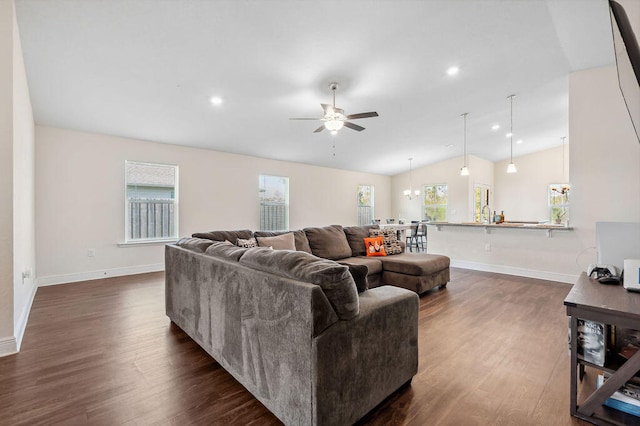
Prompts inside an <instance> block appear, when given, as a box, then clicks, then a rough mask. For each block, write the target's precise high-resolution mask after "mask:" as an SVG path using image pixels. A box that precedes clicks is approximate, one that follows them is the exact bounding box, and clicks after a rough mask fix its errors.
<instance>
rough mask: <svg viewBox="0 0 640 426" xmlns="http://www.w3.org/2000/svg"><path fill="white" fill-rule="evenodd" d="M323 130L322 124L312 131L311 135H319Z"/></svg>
mask: <svg viewBox="0 0 640 426" xmlns="http://www.w3.org/2000/svg"><path fill="white" fill-rule="evenodd" d="M323 130H324V124H323V125H322V126H320V127H318V128H317V129H315V130H314V131H313V133H320V132H321V131H323Z"/></svg>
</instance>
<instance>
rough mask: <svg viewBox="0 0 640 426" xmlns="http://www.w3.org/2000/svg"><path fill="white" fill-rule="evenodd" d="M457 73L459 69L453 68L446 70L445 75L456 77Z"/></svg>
mask: <svg viewBox="0 0 640 426" xmlns="http://www.w3.org/2000/svg"><path fill="white" fill-rule="evenodd" d="M459 71H460V68H458V67H455V66H454V67H449V68H448V69H447V74H448V75H456V74H458V72H459Z"/></svg>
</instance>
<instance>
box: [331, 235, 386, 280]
mask: <svg viewBox="0 0 640 426" xmlns="http://www.w3.org/2000/svg"><path fill="white" fill-rule="evenodd" d="M363 244H364V242H363ZM338 262H339V263H343V264H345V265H347V264H352V265H364V266H366V267H367V269H368V270H369V271H368V274H369V275H376V274H381V273H382V260H381V259H379V258H375V257H364V256H361V257H347V258H346V259H340V260H339V261H338Z"/></svg>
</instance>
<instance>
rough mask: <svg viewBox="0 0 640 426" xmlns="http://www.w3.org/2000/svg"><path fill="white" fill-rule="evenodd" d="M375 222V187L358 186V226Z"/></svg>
mask: <svg viewBox="0 0 640 426" xmlns="http://www.w3.org/2000/svg"><path fill="white" fill-rule="evenodd" d="M372 220H373V185H358V226H363V225H370V224H371V223H372Z"/></svg>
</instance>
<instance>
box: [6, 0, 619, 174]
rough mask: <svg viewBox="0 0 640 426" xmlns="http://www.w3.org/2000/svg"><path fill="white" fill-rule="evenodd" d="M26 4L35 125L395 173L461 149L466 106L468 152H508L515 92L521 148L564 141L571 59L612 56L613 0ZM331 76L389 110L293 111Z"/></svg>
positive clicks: (345, 94) (22, 3) (22, 10)
mask: <svg viewBox="0 0 640 426" xmlns="http://www.w3.org/2000/svg"><path fill="white" fill-rule="evenodd" d="M16 13H17V18H18V26H19V30H20V36H21V41H22V49H23V53H24V58H25V66H26V70H27V78H28V82H29V89H30V92H31V98H32V104H33V110H34V115H35V121H36V123H37V124H40V125H46V126H55V127H63V128H69V129H76V130H81V131H88V132H96V133H103V134H109V135H118V136H124V137H129V138H136V139H144V140H151V141H158V142H165V143H171V144H179V145H188V146H194V147H200V148H207V149H212V150H218V151H226V152H235V153H239V154H247V155H254V156H258V157H265V158H273V159H279V160H287V161H294V162H300V163H306V164H315V165H319V166H326V167H336V168H342V169H349V170H358V171H363V172H373V173H381V174H388V175H393V174H397V173H401V172H404V171H406V170H407V169H408V161H407V158H408V157H413V158H414V160H413V167H414V168H415V167H420V166H423V165H426V164H430V163H434V162H437V161H441V160H443V159H447V158H451V157H457V156H461V155H462V150H463V147H462V141H463V130H462V129H463V121H462V118H461V116H460V115H461V114H462V113H464V112H468V113H469V116H468V121H467V144H468V148H467V151H468V153H469V154H471V155H476V156H479V157H482V158H485V159H488V160H491V161H498V160H503V159H505V158H508V157H509V139H508V138H506V137H505V133H506V129H508V126H509V101H508V100H507V96H508V95H510V94H512V93H513V94H516V98H515V100H514V117H513V126H514V141H515V140H517V139H522V140H523V141H524V142H523V143H522V144H515V143H514V157H517V156H519V155H522V154H525V153H529V152H534V151H539V150H542V149H546V148H550V147H552V146H557V145H560V144H561V142H562V141H561V139H560V138H561V137H562V136H568V135H567V132H568V74H569V73H570V72H572V71H575V70H579V69H585V68H591V67H595V66H602V65H606V64H613V62H614V56H613V47H612V41H611V29H610V24H609V15H608V13H609V12H608V5H607V2H606V1H605V0H526V1H525V0H443V1H436V0H423V1H409V0H349V1H338V0H323V1H311V0H268V1H264V0H262V1H260V0H242V1H240V0H210V1H202V0H200V1H198V0H160V1H158V0H111V1H102V0H16ZM452 65H457V66H458V67H459V68H460V72H459V74H458V75H457V76H455V77H449V76H448V75H447V74H446V70H447V68H448V67H450V66H452ZM333 81H336V82H338V83H340V86H339V88H338V92H337V97H336V104H337V106H338V107H342V108H344V109H345V111H346V113H347V114H352V113H358V112H367V111H377V112H378V113H379V114H380V117H377V118H367V119H362V120H356V121H355V123H357V124H359V125H362V126H364V127H366V130H364V131H363V132H360V133H358V132H356V131H353V130H351V129H347V128H345V129H342V130H341V131H340V132H339V133H338V135H337V136H331V135H330V134H329V132H326V131H325V132H322V133H313V130H315V129H316V128H317V127H318V126H319V125H320V124H321V122H315V121H291V120H289V118H290V117H320V116H321V115H322V109H321V108H320V105H319V104H320V103H331V92H330V90H329V83H331V82H333ZM214 95H217V96H221V97H222V98H223V99H224V103H223V104H222V105H221V106H219V107H214V106H213V105H211V103H210V102H209V99H210V97H211V96H214ZM495 123H499V124H500V125H501V126H502V129H501V130H499V131H492V130H491V126H492V125H493V124H495ZM334 143H335V148H333V144H334ZM451 145H452V146H451ZM334 154H335V155H334Z"/></svg>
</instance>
